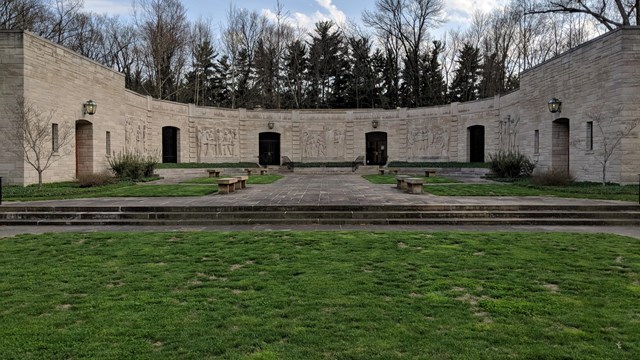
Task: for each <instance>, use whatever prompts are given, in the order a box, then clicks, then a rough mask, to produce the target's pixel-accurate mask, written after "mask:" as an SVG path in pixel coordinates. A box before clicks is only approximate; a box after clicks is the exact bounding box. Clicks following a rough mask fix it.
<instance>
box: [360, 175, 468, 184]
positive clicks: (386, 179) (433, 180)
mask: <svg viewBox="0 0 640 360" xmlns="http://www.w3.org/2000/svg"><path fill="white" fill-rule="evenodd" d="M412 176H413V175H412ZM362 177H363V178H365V179H366V180H368V181H369V182H371V183H373V184H395V183H396V175H362ZM415 177H417V178H422V179H424V182H425V184H447V183H459V182H460V181H458V180H454V179H450V178H447V177H444V176H436V177H431V176H429V177H424V176H418V175H416V176H415Z"/></svg>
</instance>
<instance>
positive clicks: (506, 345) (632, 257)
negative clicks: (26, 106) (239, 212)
mask: <svg viewBox="0 0 640 360" xmlns="http://www.w3.org/2000/svg"><path fill="white" fill-rule="evenodd" d="M0 253H1V254H2V256H1V257H0V276H1V278H2V281H0V309H1V310H0V311H1V312H2V326H0V358H2V359H71V358H72V359H94V358H100V359H133V358H135V359H213V358H222V359H328V358H330V359H638V358H639V357H640V342H639V341H638V339H640V275H639V274H640V242H639V241H638V240H636V239H631V238H625V237H620V236H614V235H606V234H559V233H557V234H548V233H481V234H471V233H424V232H422V233H403V232H393V233H371V232H234V233H221V232H217V233H207V232H197V233H136V235H135V236H131V234H126V233H119V234H113V233H91V234H55V235H38V236H26V235H25V236H19V237H16V238H10V239H2V240H1V241H0Z"/></svg>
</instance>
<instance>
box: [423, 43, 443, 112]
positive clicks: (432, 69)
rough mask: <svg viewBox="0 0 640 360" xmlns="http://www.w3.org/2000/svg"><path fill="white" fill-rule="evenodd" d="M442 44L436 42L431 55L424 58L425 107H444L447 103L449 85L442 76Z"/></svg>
mask: <svg viewBox="0 0 640 360" xmlns="http://www.w3.org/2000/svg"><path fill="white" fill-rule="evenodd" d="M442 49H443V48H442V42H440V41H434V42H433V48H432V49H431V54H430V55H426V56H424V60H425V61H424V66H425V67H424V70H423V78H424V80H423V81H422V85H423V87H424V89H423V91H422V92H423V94H424V98H425V100H424V103H423V106H434V105H444V104H446V103H447V84H446V83H445V81H444V76H443V75H442V66H441V65H440V61H439V60H438V58H439V57H440V53H441V52H442Z"/></svg>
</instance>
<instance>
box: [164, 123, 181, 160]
mask: <svg viewBox="0 0 640 360" xmlns="http://www.w3.org/2000/svg"><path fill="white" fill-rule="evenodd" d="M179 148H180V129H178V128H177V127H173V126H165V127H163V128H162V162H163V163H165V164H166V163H174V164H175V163H177V162H178V160H179V159H178V154H179V153H180V151H179Z"/></svg>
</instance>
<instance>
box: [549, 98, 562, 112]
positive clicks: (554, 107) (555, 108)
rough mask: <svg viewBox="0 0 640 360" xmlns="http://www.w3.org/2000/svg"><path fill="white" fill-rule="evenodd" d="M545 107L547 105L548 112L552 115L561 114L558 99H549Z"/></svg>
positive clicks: (560, 104)
mask: <svg viewBox="0 0 640 360" xmlns="http://www.w3.org/2000/svg"><path fill="white" fill-rule="evenodd" d="M547 105H549V111H550V112H552V113H554V114H555V113H559V112H562V101H560V99H557V98H551V100H549V103H548V104H547Z"/></svg>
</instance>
